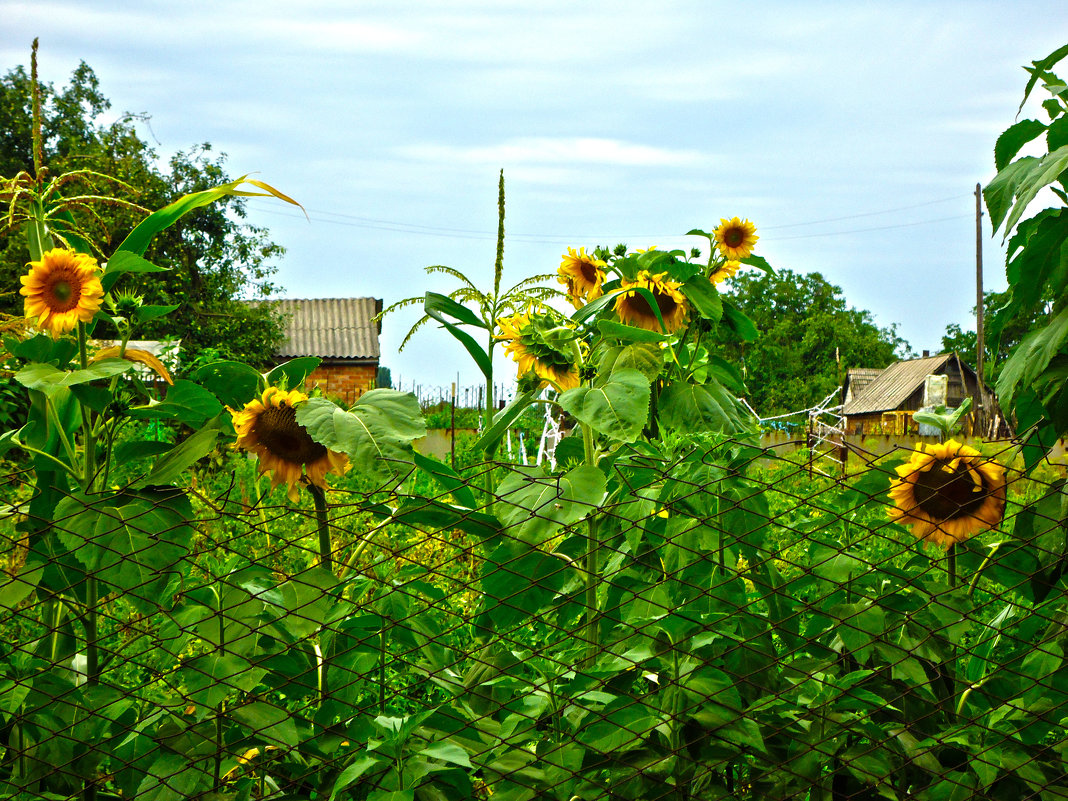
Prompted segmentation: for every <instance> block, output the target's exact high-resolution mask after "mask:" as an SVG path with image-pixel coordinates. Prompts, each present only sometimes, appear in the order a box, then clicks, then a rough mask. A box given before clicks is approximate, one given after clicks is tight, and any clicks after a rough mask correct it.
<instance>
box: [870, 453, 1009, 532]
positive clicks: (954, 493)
mask: <svg viewBox="0 0 1068 801" xmlns="http://www.w3.org/2000/svg"><path fill="white" fill-rule="evenodd" d="M896 471H897V475H898V477H897V478H896V479H894V481H893V484H892V485H891V487H890V499H891V500H892V501H893V502H894V507H893V508H892V509H890V510H889V513H890V517H891V519H893V520H897V521H898V522H900V523H903V524H905V525H908V526H911V528H912V533H913V535H914V536H915V537H917V538H918V539H921V540H924V541H925V542H930V543H933V544H935V545H940V546H942V547H943V548H947V549H948V548H949V547H950V546H952V545H954V544H955V543H958V542H964V541H965V540H966V539H968V538H969V537H971V536H972V535H973V534H978V533H980V532H982V531H986V530H987V529H991V528H993V527H995V526H996V525H998V523H1000V522H1001V518H1002V516H1003V515H1004V514H1005V468H1004V467H1002V466H1001V465H1000V464H998V463H997V462H994V461H991V460H989V459H985V458H983V456H982V454H980V453H979V451H977V450H975V448H970V447H968V446H967V445H962V444H961V443H959V442H957V441H956V440H953V439H951V440H949V441H948V442H945V443H942V444H940V445H927V446H923V445H918V446H916V450H914V451H913V452H912V456H911V458H910V459H909V461H908V462H906V463H905V464H903V465H901V466H900V467H898V468H896Z"/></svg>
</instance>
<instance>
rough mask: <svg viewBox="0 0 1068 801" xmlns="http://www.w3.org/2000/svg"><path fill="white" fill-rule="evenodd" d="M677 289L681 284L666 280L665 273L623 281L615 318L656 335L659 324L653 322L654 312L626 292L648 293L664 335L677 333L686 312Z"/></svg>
mask: <svg viewBox="0 0 1068 801" xmlns="http://www.w3.org/2000/svg"><path fill="white" fill-rule="evenodd" d="M680 286H682V284H681V283H679V282H678V281H672V280H670V279H668V278H667V273H666V272H665V273H657V274H656V275H651V274H650V273H649V271H648V270H641V271H640V272H639V273H638V277H637V278H635V279H634V280H633V281H628V280H626V279H623V282H622V284H621V286H620V288H619V299H618V300H617V301H616V306H615V309H616V314H618V315H619V319H620V320H622V321H623V322H624V323H626V324H627V325H633V326H637V327H638V328H645V329H647V330H649V331H656V332H659V331H660V321H659V320H657V318H656V312H654V311H653V310H652V309H651V308H649V302H648V301H647V300H646V299H645V298H644V297H642V296H641V295H639V294H638V293H637V292H632V291H630V290H634V289H639V288H642V289H648V290H649V291H650V292H652V293H653V299H654V300H655V301H656V305H657V308H658V309H659V310H660V316H661V317H663V318H664V328H665V329H666V330H667V333H669V334H670V333H672V332H673V331H677V330H679V329H680V328H682V326H683V325H685V323H686V315H687V312H688V308H687V306H686V298H685V296H683V294H682V293H681V292H679V287H680Z"/></svg>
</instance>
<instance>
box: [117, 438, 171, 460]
mask: <svg viewBox="0 0 1068 801" xmlns="http://www.w3.org/2000/svg"><path fill="white" fill-rule="evenodd" d="M173 447H174V443H173V442H160V441H158V440H153V439H138V440H132V441H130V442H121V443H119V444H118V445H116V446H115V451H114V453H113V454H112V458H113V459H114V461H115V463H116V464H126V463H127V462H133V461H136V460H137V459H147V458H149V457H151V456H159V455H160V454H162V453H166V452H167V451H169V450H170V449H171V448H173Z"/></svg>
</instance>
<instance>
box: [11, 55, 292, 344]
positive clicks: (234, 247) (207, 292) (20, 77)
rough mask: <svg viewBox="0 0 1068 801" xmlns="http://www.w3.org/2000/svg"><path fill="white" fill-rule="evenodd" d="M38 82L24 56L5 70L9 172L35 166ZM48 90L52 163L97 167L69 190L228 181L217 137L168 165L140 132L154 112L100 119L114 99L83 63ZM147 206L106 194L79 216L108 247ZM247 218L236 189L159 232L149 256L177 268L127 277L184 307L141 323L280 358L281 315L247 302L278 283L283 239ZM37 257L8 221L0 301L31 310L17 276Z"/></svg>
mask: <svg viewBox="0 0 1068 801" xmlns="http://www.w3.org/2000/svg"><path fill="white" fill-rule="evenodd" d="M30 86H31V83H30V76H29V74H28V73H27V71H26V70H25V69H24V68H22V67H16V68H15V69H13V70H11V71H10V72H8V73H7V74H6V75H5V76H4V77H3V78H2V79H0V176H3V177H4V178H8V179H10V178H13V177H14V176H16V175H18V174H19V173H20V172H27V173H30V174H32V171H33V156H32V150H31V135H30V132H31V99H30V96H31V91H30ZM41 95H42V131H43V139H44V143H43V144H44V162H45V164H46V165H47V166H48V169H49V173H50V175H51V176H56V175H60V174H63V173H66V172H70V171H74V170H88V171H91V172H92V173H95V174H99V175H87V176H85V177H84V178H83V179H81V180H76V181H72V182H71V183H69V184H67V185H66V186H64V187H63V189H62V191H63V194H64V195H65V196H68V197H69V196H74V195H83V194H94V195H101V194H103V195H113V196H116V197H119V198H122V199H124V200H128V201H131V202H133V203H136V204H137V205H139V206H141V207H144V208H152V209H154V208H160V207H162V206H164V205H166V204H167V203H169V202H171V201H173V200H175V199H176V198H178V197H180V196H181V195H183V194H187V193H190V192H196V191H199V190H203V189H208V188H210V187H213V186H217V185H219V184H221V183H225V182H226V181H227V180H229V177H228V175H227V173H226V166H225V162H226V156H225V154H223V153H217V152H215V151H213V150H212V148H211V145H209V144H201V145H198V146H195V147H193V148H190V149H189V150H186V151H184V152H180V153H177V154H175V155H174V156H172V157H171V158H170V159H169V160H168V161H167V162H166V165H165V166H161V165H160V164H159V161H158V155H157V153H156V151H155V150H154V149H153V148H152V147H151V146H150V145H149V144H148V143H147V142H146V141H145V140H144V139H143V138H141V136H140V135H139V133H138V123H145V122H147V117H145V116H144V115H129V114H125V115H122V116H120V117H119V118H118V119H117V120H115V121H114V122H110V123H105V122H103V121H102V116H103V115H104V114H105V113H106V112H107V111H108V110H109V109H110V107H111V103H110V101H109V100H108V99H107V98H106V97H105V96H104V94H103V93H102V92H101V90H100V86H99V81H98V80H97V77H96V75H95V74H94V72H93V70H92V69H91V68H90V67H89V66H88V65H86V64H85V63H84V62H83V63H82V64H80V65H79V66H78V67H77V68H76V69H75V70H74V72H73V73H72V75H71V78H70V82H69V83H68V85H67V86H66V87H64V88H62V89H59V90H57V89H56V88H55V87H54V86H52V85H51V84H42V86H41ZM103 176H111V177H113V178H115V179H118V181H109V180H107V179H106V178H104V177H103ZM120 182H121V183H120ZM4 211H5V212H6V211H7V209H6V208H5V209H4ZM142 216H143V214H141V213H140V212H137V211H135V210H133V209H127V208H123V207H120V206H117V205H99V204H97V205H93V206H86V207H85V208H83V209H82V210H81V213H80V214H79V215H78V221H79V223H80V225H82V226H83V227H84V228H85V229H86V230H87V231H88V232H89V233H90V235H91V239H92V242H93V244H94V245H95V246H96V247H98V248H99V249H100V251H101V252H102V253H111V252H112V251H113V250H114V248H115V247H116V246H117V245H118V244H119V243H120V242H122V240H123V238H124V237H125V236H126V235H127V234H128V233H129V232H130V230H131V229H132V227H133V225H134V224H135V223H136V222H137V221H138V220H140V219H141V217H142ZM244 217H245V205H244V201H243V200H242V199H241V198H230V199H228V200H227V201H226V202H222V203H218V204H213V205H211V206H209V207H206V208H203V209H200V210H198V211H196V212H195V213H193V214H190V215H188V216H186V217H184V218H183V219H182V220H180V221H179V222H178V223H177V224H175V225H174V226H173V227H171V228H169V229H167V230H166V231H164V232H162V233H161V234H160V235H159V236H158V237H157V238H156V240H155V241H154V243H153V245H152V247H151V249H150V250H149V251H148V252H147V253H146V257H147V258H148V259H149V260H150V261H152V262H154V263H155V264H158V265H159V266H161V267H166V268H168V269H169V272H165V273H153V274H150V275H145V276H143V277H140V278H139V280H131V281H130V282H128V283H126V284H124V288H126V289H129V290H132V291H136V292H137V293H139V294H141V295H143V296H144V298H145V303H147V304H151V305H160V306H168V305H179V306H180V308H179V309H178V310H177V311H176V312H175V313H174V314H171V315H168V316H167V317H166V318H160V319H159V320H158V321H151V322H149V323H147V324H146V325H145V326H143V328H142V330H141V334H142V335H143V336H145V337H147V338H155V339H165V338H171V339H178V338H180V339H181V340H182V343H183V346H182V351H183V353H184V354H186V356H187V358H188V357H190V355H191V354H195V353H196V352H197V351H198V350H200V349H202V348H209V347H210V348H215V349H217V351H218V352H219V353H220V354H221V355H222V356H223V357H224V358H226V357H240V358H242V359H247V360H249V361H251V362H254V363H258V364H264V363H266V362H269V361H270V360H271V358H272V356H273V354H274V352H275V350H276V348H277V346H278V345H279V344H280V341H281V337H282V331H283V325H284V321H283V320H282V319H281V317H280V315H279V314H278V312H277V310H276V308H275V307H274V305H273V304H270V303H264V304H258V305H253V306H250V305H248V304H246V303H243V302H242V300H245V299H249V300H255V299H265V298H267V297H268V296H270V295H272V294H274V293H275V292H276V291H277V289H278V287H277V286H276V285H275V284H274V283H273V282H272V280H271V279H272V276H273V274H274V271H275V269H276V268H275V266H274V265H273V264H271V260H272V259H274V258H277V257H279V256H281V255H282V253H283V252H284V250H283V248H281V247H280V246H278V245H276V244H274V243H273V242H271V241H270V239H269V238H268V232H267V230H266V229H264V228H261V227H257V226H253V225H249V224H248V223H245V222H243V218H244ZM97 255H100V254H97ZM28 260H29V253H28V251H27V250H26V246H25V238H24V237H23V236H22V235H21V230H19V229H17V228H16V229H13V230H11V229H9V230H5V231H2V232H0V312H5V313H8V314H16V315H20V314H22V298H21V296H20V295H19V294H18V287H19V281H18V277H19V276H20V275H23V274H25V272H26V263H27V261H28ZM131 278H133V277H132V276H131ZM96 335H97V336H99V337H108V336H112V335H113V332H110V331H107V330H105V329H104V328H103V326H100V327H98V328H97V331H96Z"/></svg>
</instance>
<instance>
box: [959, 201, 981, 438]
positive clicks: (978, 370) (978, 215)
mask: <svg viewBox="0 0 1068 801" xmlns="http://www.w3.org/2000/svg"><path fill="white" fill-rule="evenodd" d="M985 350H986V338H985V336H984V332H983V190H982V186H981V185H980V184H976V185H975V372H976V374H977V375H978V376H979V387H978V390H979V403H978V404H976V409H975V428H976V430H977V431H982V430H983V426H984V424H985V423H986V408H985V407H986V404H985V403H984V400H985V393H984V387H985V384H986V378H985V370H984V369H983V362H984V361H985V359H984V358H983V356H984V351H985ZM963 379H964V376H963V375H962V376H961V380H963Z"/></svg>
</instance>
